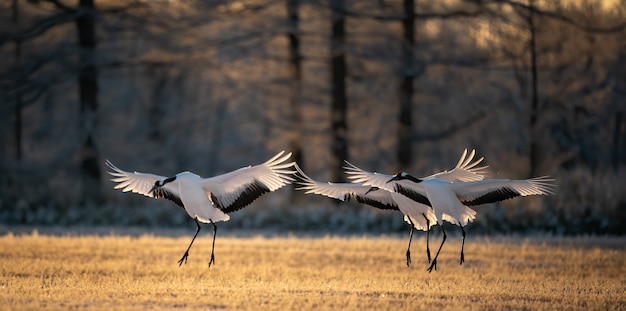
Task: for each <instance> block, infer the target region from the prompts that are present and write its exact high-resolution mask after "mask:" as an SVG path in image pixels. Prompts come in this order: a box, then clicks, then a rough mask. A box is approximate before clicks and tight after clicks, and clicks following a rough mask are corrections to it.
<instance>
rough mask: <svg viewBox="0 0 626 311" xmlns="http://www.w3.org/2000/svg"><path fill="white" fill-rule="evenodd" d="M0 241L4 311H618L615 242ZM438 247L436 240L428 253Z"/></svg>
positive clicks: (624, 262)
mask: <svg viewBox="0 0 626 311" xmlns="http://www.w3.org/2000/svg"><path fill="white" fill-rule="evenodd" d="M208 231H210V230H205V231H203V234H202V235H201V237H200V238H199V240H197V241H196V244H195V245H194V247H193V248H192V250H191V252H190V256H189V261H188V264H187V265H183V266H182V267H179V266H178V265H177V261H178V259H179V258H180V256H181V255H182V253H183V251H184V249H185V247H186V246H187V243H188V242H189V239H190V237H189V236H180V237H162V236H151V235H142V236H138V237H133V236H124V235H121V236H120V235H86V236H82V235H66V236H55V235H43V234H37V233H36V232H33V233H29V234H6V235H4V236H0V275H1V278H0V309H2V310H37V309H60V310H85V309H87V310H129V309H200V310H211V309H229V310H233V309H236V310H245V309H255V310H272V309H276V310H296V309H302V310H323V309H332V310H336V309H342V310H343V309H348V310H364V309H365V310H367V309H379V310H400V309H401V310H419V309H429V310H441V309H444V310H452V309H454V310H546V309H554V310H573V309H574V310H626V246H625V242H626V241H625V239H624V238H599V237H598V238H596V237H585V238H554V237H546V238H542V237H533V238H510V237H506V238H504V237H503V238H497V237H494V238H489V237H471V236H470V237H468V240H467V244H466V262H465V264H464V265H463V266H459V264H458V260H459V248H460V242H459V239H458V238H457V237H455V236H450V237H449V238H448V242H449V243H447V244H446V246H444V248H443V251H442V254H441V256H440V261H439V269H438V271H436V272H433V273H430V274H429V273H428V272H427V271H426V268H427V263H426V255H425V252H424V246H425V238H424V237H423V236H421V235H420V236H419V237H418V238H417V239H414V241H413V248H412V251H413V265H412V266H411V267H410V268H407V267H406V265H405V257H404V251H405V247H406V240H405V238H404V237H397V236H392V237H381V238H377V237H319V238H302V237H273V238H266V237H262V236H253V237H246V238H243V237H237V238H236V237H225V236H221V237H219V236H218V239H217V242H216V250H215V251H216V254H215V256H216V257H215V259H216V262H215V263H216V264H215V266H212V267H211V268H207V262H208V259H209V255H210V249H211V247H210V246H211V239H210V234H209V233H207V232H208ZM437 242H438V240H434V243H433V247H435V246H436V244H437Z"/></svg>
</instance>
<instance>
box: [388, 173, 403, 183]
mask: <svg viewBox="0 0 626 311" xmlns="http://www.w3.org/2000/svg"><path fill="white" fill-rule="evenodd" d="M399 179H400V176H399V175H394V176H393V177H391V179H389V180H387V181H386V182H385V183H390V182H392V181H396V180H399Z"/></svg>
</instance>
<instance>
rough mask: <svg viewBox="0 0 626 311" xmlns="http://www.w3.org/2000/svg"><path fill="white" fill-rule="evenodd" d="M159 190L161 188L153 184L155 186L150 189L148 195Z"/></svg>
mask: <svg viewBox="0 0 626 311" xmlns="http://www.w3.org/2000/svg"><path fill="white" fill-rule="evenodd" d="M159 188H161V186H159V185H157V184H155V185H154V186H153V187H152V189H150V191H149V192H148V193H153V192H154V191H155V190H157V189H159Z"/></svg>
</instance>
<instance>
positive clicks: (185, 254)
mask: <svg viewBox="0 0 626 311" xmlns="http://www.w3.org/2000/svg"><path fill="white" fill-rule="evenodd" d="M193 220H194V221H195V222H196V234H194V236H193V239H191V243H189V247H187V250H186V251H185V253H184V254H183V257H181V258H180V260H179V261H178V266H181V265H182V264H183V262H184V263H185V264H186V263H187V257H189V249H191V245H193V241H194V240H195V239H196V237H197V236H198V232H200V229H201V228H200V223H199V222H198V219H197V218H194V219H193Z"/></svg>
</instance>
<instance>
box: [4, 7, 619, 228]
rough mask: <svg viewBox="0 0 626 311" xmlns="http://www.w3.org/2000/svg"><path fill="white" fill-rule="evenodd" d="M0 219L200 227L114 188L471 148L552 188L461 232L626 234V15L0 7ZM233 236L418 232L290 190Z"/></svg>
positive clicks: (454, 155)
mask: <svg viewBox="0 0 626 311" xmlns="http://www.w3.org/2000/svg"><path fill="white" fill-rule="evenodd" d="M0 57H2V62H0V109H1V111H0V138H1V139H2V148H0V224H2V225H5V226H13V225H35V226H39V225H41V226H61V227H64V226H94V225H102V226H109V225H114V226H148V227H157V226H158V227H177V226H190V224H191V223H192V220H190V219H189V218H188V216H187V215H186V214H185V213H183V212H181V210H180V209H179V208H178V207H176V206H175V205H173V204H171V203H170V202H161V201H157V200H152V199H149V198H146V197H143V196H140V195H135V194H128V193H122V192H121V191H117V190H114V189H113V186H114V184H113V183H112V182H110V181H109V178H110V176H109V175H108V174H107V173H106V166H105V165H104V161H105V159H109V160H110V161H112V162H113V163H115V164H116V165H118V166H119V167H120V168H122V169H125V170H128V171H139V172H151V173H156V174H160V175H164V176H170V175H173V174H176V173H177V172H180V171H185V170H189V171H193V172H195V173H197V174H199V175H201V176H205V177H208V176H211V175H215V174H219V173H223V172H226V171H229V170H233V169H237V168H239V167H243V166H247V165H253V164H257V163H261V162H263V161H265V160H266V159H267V158H269V157H270V156H272V155H274V154H275V153H277V152H278V151H280V150H288V151H291V152H293V154H294V157H293V158H294V159H295V160H296V161H297V162H298V163H299V164H300V166H301V167H302V168H303V169H304V170H305V171H306V172H307V173H308V174H309V175H310V176H312V177H314V178H316V179H318V180H323V181H344V180H345V175H344V174H343V170H342V167H343V160H344V159H345V160H349V161H351V162H352V163H355V164H357V165H359V167H362V168H365V169H369V170H372V171H379V172H385V173H389V174H393V173H396V172H397V171H399V170H406V171H408V172H411V173H412V174H414V175H416V176H425V175H429V174H431V173H434V172H437V171H441V170H445V169H451V168H452V167H453V166H454V165H455V164H456V162H457V160H458V158H459V156H460V155H461V153H462V152H463V149H465V148H470V149H476V151H477V154H478V155H479V156H484V157H485V164H487V165H489V167H490V172H491V177H494V178H510V179H521V178H529V177H534V176H543V175H550V176H553V177H555V178H556V179H557V184H558V187H557V193H556V195H553V196H546V197H528V198H517V199H514V200H508V201H505V202H502V203H500V204H490V205H484V206H478V207H476V210H477V212H478V217H477V219H476V221H475V222H474V223H472V224H471V225H470V226H468V229H467V230H468V231H471V232H476V233H478V232H482V233H505V234H509V233H533V232H548V233H553V234H557V235H581V234H600V235H603V234H624V233H626V226H624V225H623V224H624V223H626V1H624V0H614V1H603V0H445V1H426V0H421V1H420V0H401V1H385V0H381V1H350V0H324V1H307V0H251V1H221V0H189V1H184V0H178V1H177V0H169V1H168V0H154V1H148V0H74V1H69V0H67V1H66V0H10V1H3V2H2V3H1V4H0ZM223 227H224V228H226V227H229V228H230V229H235V230H237V229H251V230H275V231H277V232H279V231H280V232H292V231H294V232H298V231H311V232H326V231H328V232H339V233H341V232H356V233H367V232H405V230H406V229H408V225H407V224H406V223H405V222H404V221H403V220H402V215H401V214H400V213H395V212H392V211H379V210H375V209H373V208H371V207H368V206H361V205H358V204H356V203H341V204H339V203H338V202H334V201H331V200H329V199H325V198H321V197H318V196H305V195H303V194H302V193H300V192H295V191H294V190H293V187H287V188H285V189H282V190H280V191H278V192H276V193H271V194H268V195H266V196H264V197H262V198H261V199H259V200H258V201H256V202H255V203H254V204H252V205H251V206H249V207H247V208H246V209H243V210H241V211H239V212H237V213H235V214H233V215H232V219H231V221H230V222H229V223H227V225H225V226H223Z"/></svg>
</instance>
